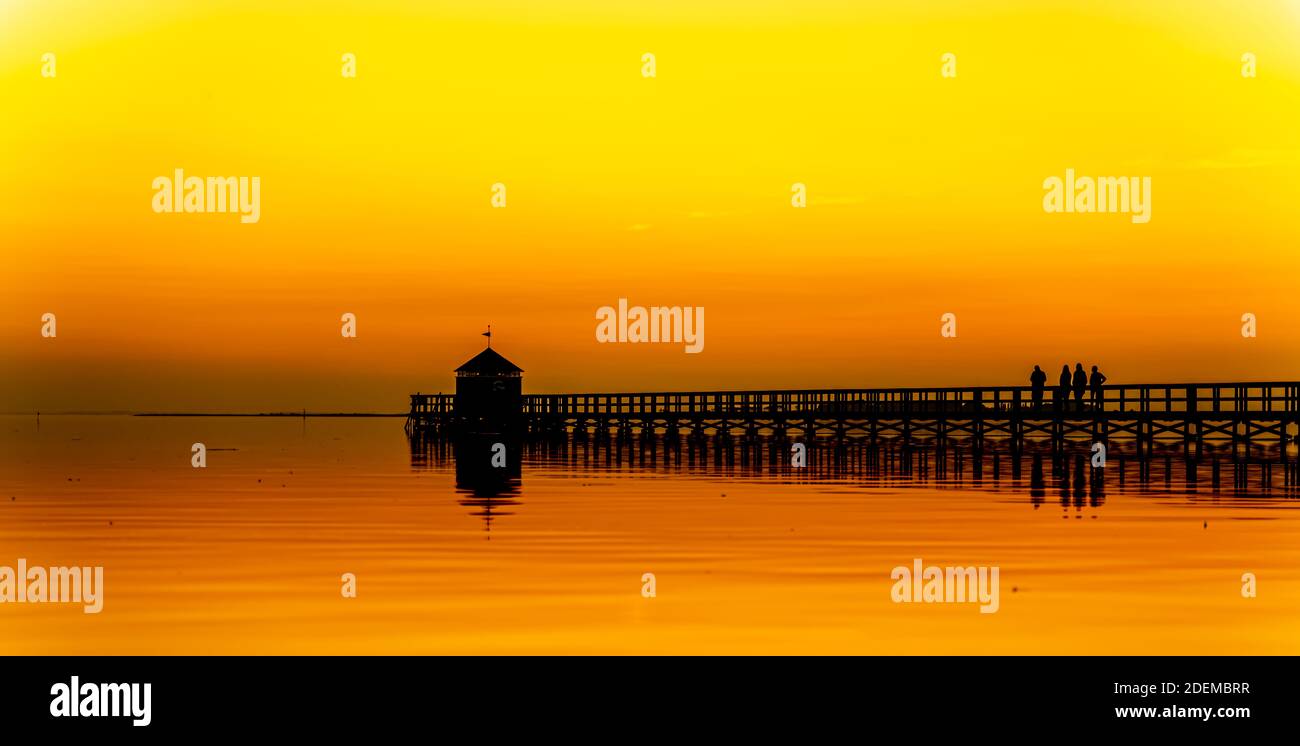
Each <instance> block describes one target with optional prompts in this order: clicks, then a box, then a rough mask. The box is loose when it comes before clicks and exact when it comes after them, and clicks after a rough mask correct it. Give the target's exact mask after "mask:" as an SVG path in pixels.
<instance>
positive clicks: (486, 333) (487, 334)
mask: <svg viewBox="0 0 1300 746" xmlns="http://www.w3.org/2000/svg"><path fill="white" fill-rule="evenodd" d="M483 336H485V337H487V338H488V347H491V346H492V325H491V324H488V330H487V331H485V332H483Z"/></svg>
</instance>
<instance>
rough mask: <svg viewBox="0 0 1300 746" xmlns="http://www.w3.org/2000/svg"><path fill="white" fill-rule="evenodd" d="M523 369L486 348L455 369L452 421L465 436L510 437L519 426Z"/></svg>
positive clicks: (520, 423) (521, 420)
mask: <svg viewBox="0 0 1300 746" xmlns="http://www.w3.org/2000/svg"><path fill="white" fill-rule="evenodd" d="M523 373H524V370H523V368H520V367H519V366H518V365H515V364H514V363H512V362H510V361H509V360H507V359H506V358H505V357H504V356H503V355H502V354H501V353H499V352H497V351H496V350H494V349H492V348H491V347H488V348H487V349H485V350H483V351H482V352H480V353H479V354H477V355H475V356H474V357H472V358H470V359H469V361H467V362H466V363H465V364H464V365H462V366H460V367H459V368H457V369H456V401H455V404H454V410H453V411H454V412H455V417H456V420H457V421H458V423H459V424H460V426H461V427H462V428H464V430H465V431H466V432H470V433H512V432H516V431H517V430H518V429H519V428H520V426H521V425H522V422H523V414H524V406H523V381H524V378H523Z"/></svg>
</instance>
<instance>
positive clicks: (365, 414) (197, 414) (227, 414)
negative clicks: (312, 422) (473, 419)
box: [131, 412, 407, 417]
mask: <svg viewBox="0 0 1300 746" xmlns="http://www.w3.org/2000/svg"><path fill="white" fill-rule="evenodd" d="M406 414H407V413H406V412H400V413H397V412H394V413H385V412H134V413H132V414H131V416H132V417H405V416H406Z"/></svg>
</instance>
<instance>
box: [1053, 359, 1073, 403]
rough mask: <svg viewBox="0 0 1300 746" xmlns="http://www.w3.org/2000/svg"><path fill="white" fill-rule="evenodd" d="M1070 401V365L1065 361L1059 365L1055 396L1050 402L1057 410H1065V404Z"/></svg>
mask: <svg viewBox="0 0 1300 746" xmlns="http://www.w3.org/2000/svg"><path fill="white" fill-rule="evenodd" d="M1069 401H1070V365H1069V364H1068V363H1067V364H1065V365H1062V366H1061V380H1060V381H1059V382H1058V384H1057V386H1056V396H1055V397H1053V399H1052V403H1053V404H1055V405H1056V410H1057V411H1058V412H1064V411H1065V405H1066V404H1067V403H1069Z"/></svg>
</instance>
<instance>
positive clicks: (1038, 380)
mask: <svg viewBox="0 0 1300 746" xmlns="http://www.w3.org/2000/svg"><path fill="white" fill-rule="evenodd" d="M1046 384H1047V374H1046V373H1044V372H1043V369H1042V368H1039V367H1038V366H1037V365H1035V366H1034V372H1033V373H1030V374H1029V385H1030V386H1031V387H1032V390H1033V396H1034V409H1038V408H1039V407H1041V406H1043V386H1045V385H1046Z"/></svg>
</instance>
